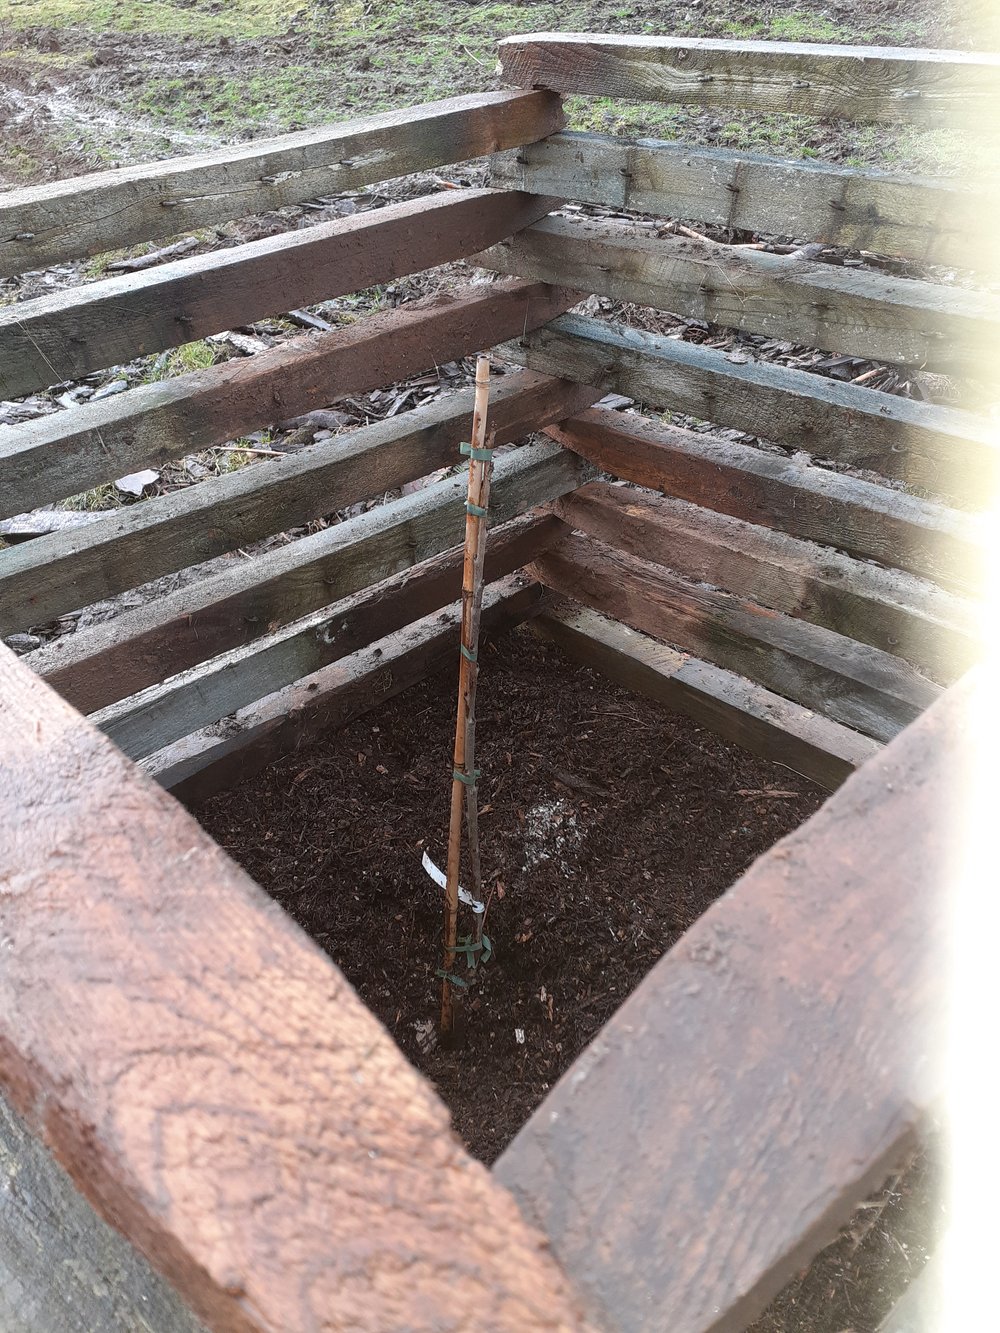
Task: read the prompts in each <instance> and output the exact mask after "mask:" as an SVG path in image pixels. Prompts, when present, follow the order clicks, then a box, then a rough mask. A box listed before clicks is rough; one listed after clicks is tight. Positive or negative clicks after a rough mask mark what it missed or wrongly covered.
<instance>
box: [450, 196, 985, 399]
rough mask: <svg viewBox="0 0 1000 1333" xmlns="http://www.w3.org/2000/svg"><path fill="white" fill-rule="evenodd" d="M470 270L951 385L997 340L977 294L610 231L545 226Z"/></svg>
mask: <svg viewBox="0 0 1000 1333" xmlns="http://www.w3.org/2000/svg"><path fill="white" fill-rule="evenodd" d="M477 262H478V263H480V264H482V265H484V266H485V267H486V268H491V269H494V270H495V271H496V272H499V273H508V274H516V275H517V276H519V277H525V278H535V279H537V280H539V281H543V282H554V283H561V284H562V285H564V286H567V287H575V288H578V289H583V290H585V291H588V292H596V293H598V294H599V295H601V296H610V297H614V298H615V299H616V300H620V301H632V302H636V303H638V304H641V305H648V306H652V307H653V308H654V309H657V310H668V311H670V312H672V313H674V314H677V315H683V316H685V317H686V318H688V319H698V320H703V321H707V322H709V323H715V324H724V325H726V326H727V327H729V328H734V329H743V330H745V331H747V332H750V333H759V334H765V335H766V336H768V337H771V338H787V339H789V340H790V341H792V342H798V343H805V344H806V345H807V346H809V347H819V348H822V349H824V350H825V351H832V352H840V353H843V354H846V355H851V356H861V357H873V358H875V359H877V360H880V361H891V362H895V363H898V364H900V365H907V366H916V367H919V368H923V367H930V368H931V369H938V370H946V371H952V372H957V373H961V374H970V373H971V374H975V375H985V374H986V373H987V371H988V367H989V365H990V364H991V361H992V357H993V350H994V347H995V345H996V343H997V335H998V333H1000V297H997V296H996V295H994V294H992V293H989V292H981V291H977V290H975V289H972V288H969V289H963V288H956V287H947V286H944V285H943V284H939V283H931V282H919V281H917V280H915V279H912V278H897V277H893V276H890V275H886V274H882V273H875V272H867V271H865V272H863V271H861V270H858V269H849V268H839V267H837V266H835V265H831V264H818V263H813V262H810V261H808V260H803V259H795V258H794V257H793V256H791V255H775V254H770V253H768V252H767V251H764V250H749V249H746V248H744V247H742V246H729V245H722V244H720V243H718V242H715V241H707V240H705V241H699V240H693V239H688V238H686V237H676V236H674V237H658V236H650V235H649V232H648V230H647V229H645V228H635V227H630V226H627V225H624V224H622V223H611V222H600V221H594V220H581V219H578V218H576V219H572V218H566V217H547V218H544V219H543V220H542V221H541V222H538V223H535V225H533V226H528V227H527V228H526V229H525V230H523V231H520V232H519V234H518V235H516V236H510V237H509V238H508V239H505V240H502V241H499V242H498V243H497V244H496V245H495V246H494V247H493V248H492V249H491V250H489V251H487V252H486V253H485V254H483V255H480V256H478V257H477Z"/></svg>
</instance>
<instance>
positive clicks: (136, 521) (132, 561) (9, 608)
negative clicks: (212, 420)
mask: <svg viewBox="0 0 1000 1333" xmlns="http://www.w3.org/2000/svg"><path fill="white" fill-rule="evenodd" d="M582 393H583V396H584V397H585V398H586V397H590V396H591V393H590V391H589V390H586V389H584V390H582ZM580 394H581V389H580V387H579V386H577V385H575V384H571V383H569V382H568V381H553V380H548V379H546V378H545V377H543V376H539V375H535V374H534V373H533V372H530V371H529V372H519V373H516V374H513V375H506V376H503V377H502V378H500V377H498V378H497V380H496V385H495V389H494V392H493V395H492V400H491V428H492V427H495V428H496V431H497V439H498V440H499V441H501V442H504V443H506V442H508V441H510V440H518V439H520V438H521V437H522V436H524V435H526V434H528V433H529V432H530V431H531V430H533V429H536V428H537V427H540V426H542V425H545V424H547V423H548V422H549V421H552V420H553V419H559V418H561V417H563V416H566V415H568V414H569V413H571V412H572V411H573V410H574V409H575V407H576V406H577V404H578V403H579V401H580ZM473 396H474V394H473V390H472V389H466V390H462V391H460V392H458V393H454V394H449V395H447V396H446V397H444V398H441V399H438V400H437V401H436V402H433V403H431V404H429V405H428V406H426V407H419V408H415V409H413V410H412V411H410V412H403V413H400V414H399V415H397V416H395V417H389V418H388V419H386V420H385V421H379V422H374V423H373V424H372V425H370V426H361V427H359V428H358V429H357V430H353V431H350V432H347V433H345V434H344V435H342V436H338V437H335V438H334V439H332V440H328V441H323V442H322V443H320V444H314V445H310V446H308V447H307V448H305V449H302V450H300V451H299V452H297V453H294V454H288V455H284V456H283V457H281V458H279V459H275V460H274V461H272V460H270V459H268V460H266V461H264V462H261V463H259V464H257V465H256V466H254V467H249V468H242V469H240V470H239V471H236V472H231V473H227V474H226V475H225V476H222V477H217V478H212V479H211V480H208V481H205V482H202V483H201V484H200V485H198V486H190V487H186V488H185V489H183V490H180V491H176V492H175V493H174V494H172V495H167V496H161V497H158V498H156V499H153V500H148V501H146V502H145V503H143V504H140V505H130V506H128V507H126V508H124V509H121V510H116V511H115V512H114V513H111V514H109V515H108V516H107V517H106V518H104V519H102V521H101V522H100V523H95V524H92V525H91V526H89V527H88V528H86V529H82V530H81V529H74V530H72V531H69V532H58V533H52V534H51V535H50V536H47V537H39V538H37V539H36V540H35V541H33V542H29V543H26V544H24V545H21V546H17V547H15V548H13V549H11V550H9V551H3V552H0V607H2V610H0V633H3V634H9V633H13V632H14V631H16V630H21V629H25V628H27V627H28V626H30V625H32V624H41V623H44V622H45V621H47V620H51V619H52V618H53V617H55V616H59V615H62V614H63V613H64V612H66V611H70V610H74V609H76V608H78V607H81V606H87V605H90V604H91V603H92V602H96V601H99V600H101V599H102V598H104V597H109V596H112V595H114V594H115V593H119V592H123V591H124V590H125V589H126V588H134V587H137V586H139V585H140V584H142V583H146V582H149V581H150V580H152V579H155V578H159V577H160V576H161V575H163V574H167V573H170V572H172V571H173V570H177V569H183V568H185V567H187V566H189V565H196V564H200V563H201V562H202V561H204V560H209V559H211V558H212V557H214V556H217V555H221V554H224V553H225V552H227V551H234V550H236V549H237V548H239V547H241V546H245V545H246V544H247V543H249V542H254V541H257V540H259V539H260V538H262V537H265V536H268V535H269V534H271V533H274V532H281V531H282V530H283V529H285V528H287V527H291V526H293V525H295V524H301V523H305V522H307V521H309V520H310V519H314V518H318V517H320V516H322V515H324V514H329V513H331V512H333V511H334V510H337V509H343V508H345V507H346V506H348V505H351V504H354V503H356V502H358V501H359V500H363V499H366V498H369V497H371V496H375V495H380V494H382V493H384V492H385V491H389V490H393V489H395V488H396V487H398V486H401V485H403V483H404V482H407V481H412V480H414V479H415V478H417V477H424V476H427V474H428V473H430V472H433V471H434V470H435V469H437V468H439V467H446V466H448V465H449V464H457V463H460V462H461V458H460V455H459V453H458V445H459V443H460V442H461V441H462V439H463V438H464V437H465V436H466V435H468V432H469V422H470V421H471V418H472V400H473ZM277 610H278V608H277V607H276V606H275V607H272V608H271V615H272V616H273V615H274V614H276V613H277Z"/></svg>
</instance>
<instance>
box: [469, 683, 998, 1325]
mask: <svg viewBox="0 0 1000 1333" xmlns="http://www.w3.org/2000/svg"><path fill="white" fill-rule="evenodd" d="M984 695H985V690H983V691H981V692H979V693H978V695H977V692H976V691H975V689H974V688H972V686H971V683H969V682H963V684H962V685H960V686H958V687H956V688H955V689H954V690H951V691H949V692H948V694H947V695H946V696H945V697H944V698H942V699H941V700H939V702H938V703H937V704H935V705H934V707H933V708H931V709H930V710H929V711H928V712H927V713H925V714H924V716H923V717H922V718H921V719H920V720H919V722H917V723H915V724H914V725H913V726H912V727H909V728H907V730H906V731H905V732H903V733H902V735H901V736H899V737H898V738H897V739H896V740H895V741H894V742H893V743H892V744H891V745H889V746H888V747H886V748H885V749H884V750H883V751H882V752H881V753H880V754H878V755H875V756H874V757H873V758H872V759H870V760H869V761H868V762H867V763H866V764H865V765H864V766H863V767H862V768H861V769H860V770H859V771H858V772H857V773H855V774H853V775H852V776H851V777H850V778H848V780H847V781H846V782H845V783H844V785H843V786H842V787H841V789H840V790H839V791H838V792H837V793H835V795H834V796H833V797H831V798H830V800H828V801H827V802H826V804H825V805H824V806H823V807H822V808H821V809H820V810H819V812H818V813H817V814H816V815H814V816H813V818H812V819H810V820H809V821H808V822H807V823H806V824H804V825H803V826H802V827H801V828H799V829H798V830H797V831H796V832H795V833H793V834H791V835H790V836H789V837H787V838H785V839H783V840H782V841H781V842H780V843H778V845H777V846H776V847H775V848H773V849H772V850H771V851H770V852H768V853H766V854H765V855H764V856H762V857H761V858H760V859H759V860H758V861H756V862H755V864H754V865H753V866H752V867H751V868H750V870H748V871H747V873H746V874H745V875H744V876H743V877H742V879H740V880H739V881H738V882H737V883H736V884H735V885H734V886H733V887H732V888H731V889H730V890H729V891H728V893H726V894H725V895H724V896H723V897H722V898H720V899H719V900H718V901H717V902H716V903H715V904H714V905H713V906H712V907H710V908H709V910H708V911H707V912H706V913H705V914H704V916H702V917H701V919H700V920H699V921H698V922H697V923H696V924H695V925H694V926H693V927H692V928H691V929H690V930H689V931H688V932H687V934H686V935H684V936H683V938H682V939H681V940H680V942H679V943H678V944H677V945H675V947H674V948H673V949H672V950H671V951H670V953H668V954H667V955H666V957H665V958H663V959H662V960H661V961H660V962H659V963H658V964H657V965H656V966H655V967H654V969H653V971H652V972H651V973H650V974H649V976H648V977H647V978H646V980H645V981H644V982H643V983H642V984H641V985H640V987H639V988H638V989H637V990H636V991H635V992H634V993H633V994H632V995H631V996H630V998H629V999H628V1000H627V1001H626V1002H625V1004H624V1005H622V1007H621V1008H620V1009H619V1010H618V1012H617V1013H616V1014H615V1016H614V1017H613V1018H612V1019H611V1021H610V1022H609V1023H608V1024H607V1025H606V1026H605V1028H604V1029H603V1030H602V1032H601V1033H600V1034H599V1035H598V1037H597V1038H596V1040H595V1041H594V1042H593V1043H592V1044H591V1045H590V1047H589V1048H588V1049H587V1050H586V1051H585V1052H584V1053H583V1055H581V1056H580V1057H579V1059H578V1060H577V1062H576V1064H575V1065H574V1066H572V1067H571V1068H570V1069H569V1070H568V1071H567V1073H566V1074H564V1075H563V1077H562V1079H561V1080H560V1082H559V1083H558V1084H557V1086H556V1088H555V1089H554V1091H553V1092H551V1093H550V1094H549V1096H548V1097H547V1098H546V1100H545V1101H544V1102H543V1103H542V1105H541V1106H540V1107H539V1108H538V1110H537V1111H536V1112H535V1114H534V1115H533V1117H532V1118H531V1120H530V1121H529V1122H528V1124H527V1125H526V1126H525V1128H524V1129H522V1130H521V1132H520V1134H519V1135H518V1136H517V1138H516V1139H515V1140H514V1142H513V1144H512V1145H511V1146H510V1148H508V1150H507V1152H506V1153H505V1154H504V1156H503V1157H502V1158H501V1159H500V1161H499V1162H498V1164H497V1166H496V1168H495V1174H496V1175H497V1176H498V1178H499V1179H500V1180H502V1181H503V1182H504V1183H505V1184H507V1185H509V1186H510V1187H511V1188H512V1189H513V1190H514V1193H515V1196H516V1197H517V1199H518V1201H519V1202H520V1204H521V1207H522V1210H523V1211H524V1213H525V1215H526V1216H527V1217H528V1218H529V1219H531V1220H532V1221H533V1222H535V1223H536V1224H537V1225H539V1226H541V1227H542V1228H543V1229H544V1231H545V1232H546V1233H547V1235H548V1236H549V1238H550V1240H551V1242H552V1245H553V1249H554V1251H555V1254H556V1257H557V1258H558V1259H559V1260H560V1262H561V1263H562V1264H563V1266H564V1268H565V1269H566V1271H567V1272H568V1273H569V1274H570V1276H571V1277H572V1278H573V1280H574V1281H575V1282H576V1283H577V1284H578V1288H579V1290H580V1291H581V1293H582V1294H583V1295H584V1297H585V1299H586V1300H587V1302H588V1308H589V1312H590V1314H591V1316H592V1317H593V1318H594V1320H595V1322H596V1323H598V1324H599V1326H600V1327H602V1328H604V1329H607V1330H622V1333H624V1330H630V1331H631V1330H637V1329H647V1328H656V1327H661V1326H662V1315H663V1312H664V1311H669V1326H670V1328H671V1330H673V1331H674V1333H708V1331H709V1330H711V1331H712V1333H735V1331H736V1330H740V1329H743V1328H745V1327H746V1326H747V1325H748V1324H749V1323H751V1322H752V1321H753V1319H754V1318H755V1316H756V1315H757V1314H758V1313H759V1312H760V1311H761V1310H762V1309H763V1308H764V1306H765V1305H766V1304H767V1302H768V1300H769V1299H770V1298H771V1297H772V1296H774V1295H775V1294H776V1293H777V1292H778V1291H779V1290H780V1288H781V1287H782V1286H783V1285H784V1283H785V1281H786V1279H788V1278H790V1277H791V1276H793V1274H794V1273H796V1272H797V1271H799V1270H800V1269H801V1268H803V1267H805V1265H806V1264H807V1263H808V1262H809V1260H810V1259H811V1258H812V1256H813V1255H814V1254H815V1253H816V1252H817V1251H818V1250H819V1249H820V1248H821V1247H822V1246H824V1245H825V1244H827V1243H828V1242H829V1241H831V1240H832V1239H833V1238H834V1236H835V1235H836V1232H837V1229H838V1227H839V1226H840V1225H842V1224H843V1223H846V1222H847V1220H848V1219H849V1217H850V1216H851V1213H852V1212H853V1209H854V1206H855V1205H856V1204H857V1203H858V1202H859V1201H860V1200H862V1199H864V1198H865V1197H866V1196H867V1194H868V1193H869V1192H870V1191H871V1190H873V1189H875V1188H876V1187H877V1186H878V1185H879V1184H880V1183H881V1181H882V1180H883V1179H884V1178H885V1176H886V1175H887V1174H888V1172H889V1170H890V1169H891V1168H892V1167H893V1166H894V1165H895V1163H896V1162H897V1160H898V1159H899V1158H900V1157H902V1156H903V1155H904V1154H905V1152H906V1151H907V1150H908V1149H910V1148H911V1147H912V1145H913V1143H914V1141H915V1139H916V1136H917V1135H918V1134H919V1133H920V1131H921V1130H922V1129H923V1128H925V1117H929V1115H930V1114H932V1113H933V1112H934V1110H935V1109H936V1106H937V1103H938V1100H939V1099H940V1098H942V1097H943V1096H944V1094H945V1090H946V1089H945V1082H944V1078H945V1070H944V1068H943V1064H944V1062H943V1060H942V1058H941V1057H942V1054H943V1049H944V1036H945V1033H944V1026H945V1017H946V1014H947V1002H946V1001H947V986H948V971H949V969H948V966H947V958H946V953H947V944H946V940H947V930H948V928H947V921H948V908H949V894H948V892H947V886H948V884H949V876H950V872H951V870H952V867H953V863H954V862H953V858H954V856H955V853H956V851H957V847H956V840H957V837H958V830H959V829H960V828H961V827H962V815H963V809H962V806H963V801H964V793H965V790H966V786H965V779H966V777H967V774H968V771H969V762H970V749H971V746H972V744H973V739H974V731H975V719H976V717H977V716H978V714H977V712H976V708H977V707H985V706H986V704H987V701H986V699H985V698H984V697H983V696H984ZM623 1180H624V1181H627V1182H628V1207H622V1197H621V1190H622V1184H621V1182H622V1181H623ZM570 1200H572V1204H571V1205H570V1203H569V1201H570ZM748 1219H752V1225H748Z"/></svg>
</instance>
